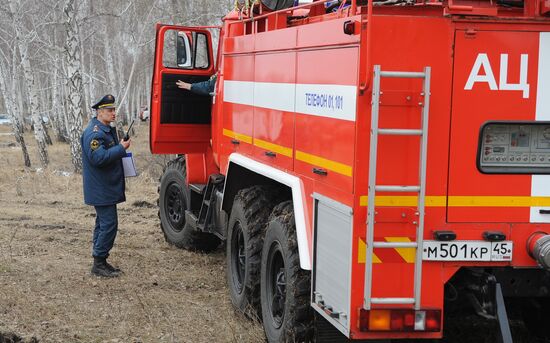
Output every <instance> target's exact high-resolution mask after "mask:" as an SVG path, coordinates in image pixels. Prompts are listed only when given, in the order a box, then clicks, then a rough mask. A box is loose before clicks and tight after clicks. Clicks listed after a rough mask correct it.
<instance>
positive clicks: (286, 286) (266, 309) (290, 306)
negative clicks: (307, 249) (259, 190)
mask: <svg viewBox="0 0 550 343" xmlns="http://www.w3.org/2000/svg"><path fill="white" fill-rule="evenodd" d="M310 280H311V275H310V272H309V271H306V270H303V269H301V268H300V257H299V255H298V243H297V241H296V227H295V223H294V210H293V207H292V201H285V202H283V203H281V204H279V205H277V206H276V207H275V208H274V209H273V212H272V213H271V216H270V217H269V224H268V226H267V232H266V236H265V239H264V246H263V250H262V263H261V287H260V290H261V305H262V319H263V326H264V330H265V334H266V337H267V340H268V341H269V342H270V343H271V342H276V343H280V342H312V341H313V333H314V330H313V310H312V308H311V307H310V289H311V288H310V287H311V286H310Z"/></svg>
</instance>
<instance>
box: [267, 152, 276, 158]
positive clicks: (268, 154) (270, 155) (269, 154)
mask: <svg viewBox="0 0 550 343" xmlns="http://www.w3.org/2000/svg"><path fill="white" fill-rule="evenodd" d="M264 154H265V155H266V156H269V157H275V156H277V154H276V153H274V152H273V151H266V152H264Z"/></svg>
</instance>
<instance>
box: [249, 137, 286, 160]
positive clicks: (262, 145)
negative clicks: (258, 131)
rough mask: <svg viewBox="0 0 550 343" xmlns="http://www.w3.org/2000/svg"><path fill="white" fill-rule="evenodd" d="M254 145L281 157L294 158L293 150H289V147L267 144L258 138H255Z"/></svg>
mask: <svg viewBox="0 0 550 343" xmlns="http://www.w3.org/2000/svg"><path fill="white" fill-rule="evenodd" d="M254 145H255V146H257V147H259V148H262V149H265V150H269V151H273V152H275V153H277V154H279V155H283V156H286V157H290V158H292V149H291V148H287V147H285V146H282V145H278V144H273V143H270V142H266V141H264V140H261V139H258V138H254Z"/></svg>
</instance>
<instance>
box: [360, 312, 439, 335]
mask: <svg viewBox="0 0 550 343" xmlns="http://www.w3.org/2000/svg"><path fill="white" fill-rule="evenodd" d="M359 330H361V331H364V332H365V331H377V332H380V331H394V332H395V331H397V332H439V331H441V310H404V309H376V310H370V311H367V310H364V309H361V310H360V312H359Z"/></svg>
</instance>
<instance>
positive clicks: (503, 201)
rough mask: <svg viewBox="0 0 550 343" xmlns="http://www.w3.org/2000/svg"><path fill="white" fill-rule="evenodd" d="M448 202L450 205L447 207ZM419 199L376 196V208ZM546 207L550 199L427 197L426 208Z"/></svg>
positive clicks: (364, 199) (364, 201) (364, 200)
mask: <svg viewBox="0 0 550 343" xmlns="http://www.w3.org/2000/svg"><path fill="white" fill-rule="evenodd" d="M447 201H448V205H447ZM359 202H360V205H361V206H367V205H368V196H361V197H360V198H359ZM417 204H418V197H417V196H414V195H411V196H391V195H384V196H376V203H375V206H380V207H401V206H410V207H414V206H417ZM445 206H449V207H533V206H535V207H546V206H550V197H531V196H450V197H448V198H447V197H446V196H444V195H437V196H426V207H445Z"/></svg>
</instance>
